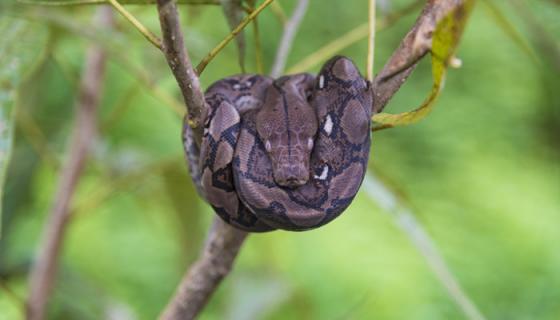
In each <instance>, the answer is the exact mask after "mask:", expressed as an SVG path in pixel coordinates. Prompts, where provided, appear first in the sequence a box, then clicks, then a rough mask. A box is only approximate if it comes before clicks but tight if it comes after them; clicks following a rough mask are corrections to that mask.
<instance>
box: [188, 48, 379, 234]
mask: <svg viewBox="0 0 560 320" xmlns="http://www.w3.org/2000/svg"><path fill="white" fill-rule="evenodd" d="M372 97H373V94H372V91H371V88H370V85H369V83H368V82H366V81H365V80H364V79H363V78H362V76H361V75H360V73H359V71H358V69H357V68H356V66H355V65H354V63H353V62H352V61H351V60H350V59H348V58H345V57H341V56H337V57H334V58H332V59H331V60H329V61H327V62H326V63H325V65H324V66H323V67H322V69H321V71H320V72H319V74H318V75H317V77H314V76H312V75H310V74H296V75H288V76H283V77H280V78H278V79H272V78H269V77H265V76H262V75H251V74H248V75H247V74H246V75H238V76H232V77H228V78H225V79H222V80H219V81H217V82H215V83H214V84H213V85H211V86H210V87H209V88H208V90H207V91H206V93H205V99H206V102H207V104H208V110H209V111H208V115H207V116H206V117H205V122H204V133H203V138H202V143H201V145H200V148H198V146H197V145H196V144H195V143H194V139H193V136H192V131H191V129H190V127H189V126H188V125H186V124H185V125H184V130H183V138H184V139H183V140H184V141H183V142H184V147H185V152H186V154H187V159H188V160H189V161H188V162H189V169H190V173H191V176H192V178H193V180H194V181H195V183H196V184H197V187H198V188H199V192H200V193H201V194H202V195H203V196H204V198H205V199H206V200H207V201H208V202H209V203H210V205H211V206H212V207H213V208H214V211H215V212H216V213H217V214H218V215H219V216H220V217H221V218H222V219H223V220H224V221H226V222H227V223H229V224H230V225H232V226H234V227H237V228H239V229H242V230H245V231H250V232H264V231H270V230H274V229H284V230H292V231H303V230H309V229H313V228H317V227H320V226H322V225H324V224H326V223H328V222H330V221H332V220H333V219H334V218H336V217H337V216H338V215H340V214H341V213H342V212H343V211H344V210H345V209H346V208H347V207H348V206H349V205H350V203H351V201H352V200H353V198H354V196H355V195H356V193H357V192H358V189H359V187H360V185H361V183H362V180H363V178H364V175H365V172H366V168H367V163H368V157H369V148H370V119H371V113H372V105H373V103H372V99H373V98H372Z"/></svg>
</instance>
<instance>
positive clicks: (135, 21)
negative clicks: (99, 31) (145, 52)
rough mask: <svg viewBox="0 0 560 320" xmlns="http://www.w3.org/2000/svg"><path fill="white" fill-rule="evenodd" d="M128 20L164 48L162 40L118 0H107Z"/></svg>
mask: <svg viewBox="0 0 560 320" xmlns="http://www.w3.org/2000/svg"><path fill="white" fill-rule="evenodd" d="M107 1H109V3H110V4H111V5H112V6H113V8H115V9H116V10H117V11H118V12H119V13H120V14H121V15H122V16H123V17H124V18H125V19H126V20H128V22H130V23H131V24H132V25H133V26H134V27H135V28H136V29H138V31H139V32H140V33H141V34H142V35H143V36H144V37H145V38H146V39H147V40H148V41H150V42H151V43H152V44H153V45H154V46H155V47H156V48H158V49H159V50H163V47H162V44H161V40H160V39H159V38H158V37H157V36H156V35H155V34H153V33H152V32H151V31H150V30H148V28H146V27H145V26H144V25H143V24H142V23H141V22H140V21H138V19H136V18H135V17H134V16H133V15H132V14H131V13H130V12H128V11H127V10H126V9H125V8H124V7H123V6H122V5H121V4H120V3H119V2H118V1H117V0H107Z"/></svg>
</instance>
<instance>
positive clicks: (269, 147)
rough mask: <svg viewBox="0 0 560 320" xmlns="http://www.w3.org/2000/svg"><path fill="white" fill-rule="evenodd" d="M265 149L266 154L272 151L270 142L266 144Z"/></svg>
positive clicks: (267, 141)
mask: <svg viewBox="0 0 560 320" xmlns="http://www.w3.org/2000/svg"><path fill="white" fill-rule="evenodd" d="M264 148H265V149H266V152H270V151H271V150H272V146H271V145H270V141H269V140H266V142H265V143H264Z"/></svg>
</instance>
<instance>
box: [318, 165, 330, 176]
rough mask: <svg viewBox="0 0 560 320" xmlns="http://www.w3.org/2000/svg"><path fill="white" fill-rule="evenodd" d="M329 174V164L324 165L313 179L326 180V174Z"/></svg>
mask: <svg viewBox="0 0 560 320" xmlns="http://www.w3.org/2000/svg"><path fill="white" fill-rule="evenodd" d="M328 175H329V166H327V165H325V166H324V167H323V171H322V172H321V175H320V176H318V175H315V179H319V180H326V179H327V176H328Z"/></svg>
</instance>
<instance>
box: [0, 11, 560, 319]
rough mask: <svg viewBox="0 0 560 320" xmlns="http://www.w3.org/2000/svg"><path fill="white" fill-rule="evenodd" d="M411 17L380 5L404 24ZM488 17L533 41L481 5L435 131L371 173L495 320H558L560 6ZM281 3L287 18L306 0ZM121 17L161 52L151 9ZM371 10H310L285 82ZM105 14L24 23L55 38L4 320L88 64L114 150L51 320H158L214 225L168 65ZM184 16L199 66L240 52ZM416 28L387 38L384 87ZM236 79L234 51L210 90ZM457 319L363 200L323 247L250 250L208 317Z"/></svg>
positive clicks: (88, 179) (318, 235)
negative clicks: (94, 47)
mask: <svg viewBox="0 0 560 320" xmlns="http://www.w3.org/2000/svg"><path fill="white" fill-rule="evenodd" d="M1 1H4V0H1ZM380 2H382V1H380ZM410 2H411V1H409V0H402V1H401V0H399V1H396V0H393V1H384V3H389V4H390V8H389V9H390V10H391V11H392V10H399V8H403V7H405V6H407V5H408V4H409V3H410ZM494 3H495V4H496V5H498V8H499V10H500V12H501V14H502V15H503V16H504V17H506V18H507V19H508V21H510V23H511V25H512V26H514V27H515V29H516V30H517V32H519V33H520V35H521V39H522V40H516V39H515V37H514V36H512V34H511V32H508V28H504V25H503V24H500V19H499V18H496V15H495V14H493V13H492V11H491V10H489V9H488V7H487V6H486V5H485V4H484V2H483V1H479V2H478V4H477V6H476V7H475V9H474V12H473V14H472V16H471V19H470V21H469V23H468V25H467V29H466V32H465V35H464V37H463V41H462V43H461V46H460V48H459V51H458V57H459V58H460V59H461V60H462V62H463V64H462V67H461V68H460V69H453V70H450V72H449V74H448V78H447V81H446V87H445V89H444V91H443V94H442V96H441V98H440V100H439V101H438V103H437V105H436V108H435V110H434V112H432V113H431V114H430V115H429V116H428V117H427V118H426V119H425V120H423V121H422V122H420V123H418V124H415V125H412V126H409V127H404V128H395V129H391V130H385V131H380V132H376V133H375V134H374V136H373V146H372V157H371V161H370V163H371V168H372V170H373V168H375V170H376V172H378V173H379V174H380V175H382V176H384V177H386V178H387V179H388V180H390V181H392V184H393V185H394V186H395V187H396V188H397V189H398V190H399V191H400V192H401V193H402V194H403V196H404V197H405V198H406V199H408V204H409V206H411V207H412V208H413V212H414V215H415V216H416V218H417V219H418V221H419V222H420V223H421V224H422V225H423V227H424V228H425V229H426V231H427V232H428V234H429V235H430V236H431V237H432V239H433V241H434V242H435V243H436V244H437V246H438V248H439V250H440V252H441V253H442V255H443V257H444V258H445V259H446V261H447V263H448V265H449V267H450V268H451V270H452V271H453V273H454V275H455V276H456V278H457V280H458V281H459V283H460V284H461V285H462V287H463V289H464V291H465V292H466V294H467V295H468V296H469V297H470V298H471V300H472V301H473V302H474V303H475V304H476V305H477V306H478V308H479V309H480V311H481V312H482V313H483V314H484V315H485V316H486V317H487V318H488V319H559V317H560V250H559V249H558V244H559V243H560V102H559V101H560V98H559V95H560V91H559V89H560V55H559V52H560V49H559V48H560V5H559V4H558V2H555V1H545V0H535V1H521V3H525V4H526V5H527V6H526V8H525V10H518V9H516V7H515V6H510V5H508V2H506V1H503V2H502V1H495V2H494ZM280 4H281V5H282V6H283V7H284V8H285V9H286V12H288V13H289V12H290V10H291V9H292V8H293V6H294V4H295V1H293V0H281V1H280ZM127 8H128V9H129V10H130V11H131V12H132V13H133V14H135V15H136V16H137V17H138V18H139V19H140V20H141V21H142V22H143V23H145V24H146V26H148V28H149V29H151V30H153V31H157V32H158V33H159V23H158V21H157V12H156V9H155V7H154V6H127ZM366 8H367V2H366V1H334V0H331V1H324V0H311V3H310V7H309V10H308V12H307V14H306V17H305V19H304V22H303V24H302V26H301V28H300V31H299V32H298V34H297V37H296V40H295V43H294V46H293V51H292V53H291V55H290V57H289V60H288V68H289V66H290V65H294V64H295V63H297V62H299V61H301V60H302V59H303V58H304V57H306V56H307V55H309V54H311V53H313V52H314V51H316V50H317V49H318V48H320V47H321V46H323V45H325V44H327V43H328V42H330V41H332V40H334V39H335V38H337V37H339V36H341V35H342V34H344V33H345V32H346V31H349V30H351V29H352V28H354V27H356V26H358V25H359V24H361V23H363V22H366V20H367V16H366V11H367V10H366ZM94 10H95V6H84V7H56V8H45V7H42V8H38V7H29V6H28V7H23V8H18V9H17V10H14V11H13V12H11V14H12V15H16V16H18V17H24V18H26V19H29V20H31V21H34V22H36V23H38V24H41V25H42V26H43V28H48V30H49V38H48V39H49V40H48V44H47V48H46V53H45V55H44V60H43V61H42V62H41V64H40V66H39V67H38V69H37V70H35V72H34V73H33V74H32V76H31V77H30V78H29V79H28V81H27V82H26V83H25V85H24V87H23V88H22V90H21V92H22V93H23V94H21V96H20V99H19V105H18V111H17V128H16V134H15V146H14V152H13V155H12V160H11V164H10V166H9V168H8V178H7V182H6V186H5V190H4V195H3V208H2V209H3V216H2V220H3V221H2V238H1V239H0V281H1V286H0V319H2V320H4V319H10V320H11V319H19V318H21V317H22V313H21V308H22V306H21V302H22V299H23V298H25V296H26V292H27V286H26V283H27V278H26V276H27V273H28V271H29V267H30V265H31V264H32V263H33V260H34V254H35V250H36V248H37V244H38V240H39V237H40V234H41V230H42V226H43V223H44V221H45V219H46V215H47V214H48V212H49V210H50V207H51V205H52V198H53V193H54V191H55V189H56V183H57V174H58V172H59V171H58V170H59V168H60V163H61V162H62V161H64V159H65V148H66V146H67V139H68V136H69V134H70V129H71V126H72V120H73V114H74V105H75V99H76V95H75V93H76V91H77V87H78V79H79V76H80V72H81V70H82V67H83V66H82V62H83V60H84V52H85V49H86V48H87V47H88V45H90V44H91V43H92V42H95V43H101V44H103V45H104V46H105V47H107V49H108V50H110V61H109V64H108V72H107V76H106V79H105V81H104V93H103V98H102V105H101V109H100V114H99V119H100V124H101V133H100V135H99V137H98V139H97V140H96V143H95V147H94V152H93V155H92V158H91V161H90V162H89V163H88V165H87V168H86V170H85V174H84V176H83V177H82V179H81V181H80V184H79V187H78V190H77V193H76V195H75V198H74V201H73V204H72V208H73V218H72V221H71V224H70V226H69V229H68V233H67V238H66V241H65V243H64V251H63V254H62V256H61V260H60V270H59V275H58V281H57V283H56V287H55V293H54V295H53V296H52V298H51V301H50V305H49V308H50V309H49V315H50V318H52V319H105V318H106V319H154V318H155V317H156V316H157V315H158V313H159V312H160V311H161V310H162V308H163V307H164V306H165V304H166V303H167V301H168V300H169V298H170V297H171V295H172V294H173V292H174V290H175V287H176V285H177V284H178V282H179V280H180V278H181V276H182V275H183V273H184V272H185V270H186V268H187V266H188V265H189V264H190V263H192V261H194V259H195V258H196V256H197V254H198V251H199V249H200V247H201V244H202V243H203V241H204V238H205V234H206V231H207V230H208V228H209V225H210V223H211V221H212V218H213V217H214V215H213V213H212V210H211V209H210V208H209V206H207V205H206V204H205V203H203V202H202V201H201V200H199V199H198V198H197V197H196V195H195V191H194V187H193V184H192V183H191V181H190V178H189V177H188V173H187V169H186V166H185V161H184V159H183V151H182V145H181V138H180V136H181V134H180V130H181V115H180V114H179V113H178V112H176V111H174V110H173V108H172V107H171V106H170V104H169V103H168V102H167V100H166V96H167V95H169V96H172V97H174V98H175V99H176V100H177V101H181V100H180V99H181V97H180V94H179V91H178V89H177V87H176V84H175V82H174V79H173V78H172V76H171V73H170V71H169V68H168V66H167V64H166V62H165V60H164V59H163V56H162V55H161V53H160V52H158V51H157V50H156V49H155V48H154V47H152V46H151V45H150V44H149V43H148V42H147V41H145V39H144V38H143V37H142V36H141V35H140V34H139V33H138V32H137V31H136V30H134V29H132V27H131V26H130V25H129V24H128V23H127V22H126V21H124V20H123V19H122V18H121V17H120V16H118V17H116V19H117V27H116V29H115V30H114V31H112V32H104V33H101V32H96V30H97V28H98V27H97V26H94V25H92V24H91V22H90V21H91V19H90V18H91V16H92V13H93V12H94ZM180 10H181V14H182V18H183V25H184V32H185V34H186V43H187V46H188V48H189V51H190V54H191V57H192V59H193V61H199V60H200V59H201V58H202V57H204V55H205V54H206V53H207V52H208V51H209V50H210V49H211V48H212V47H213V46H214V45H215V44H217V43H218V42H219V41H220V40H221V39H222V38H223V37H224V36H225V35H226V34H227V33H228V26H227V23H226V22H225V20H224V18H223V15H222V12H221V9H220V8H219V7H217V6H196V7H189V6H182V7H181V8H180ZM419 11H420V9H418V10H416V11H415V12H413V13H412V14H410V15H407V16H405V17H403V18H402V19H400V20H399V21H398V22H397V23H396V24H395V25H393V26H391V27H390V28H388V29H386V30H383V31H382V32H380V33H378V34H377V46H376V49H377V52H376V70H379V69H380V68H381V66H382V64H383V63H384V62H385V61H386V59H387V58H388V56H389V55H390V53H391V52H392V51H393V50H394V49H395V48H396V47H397V46H398V44H399V41H400V40H401V39H402V37H403V36H404V35H405V34H406V32H407V31H408V29H409V28H410V26H411V25H412V24H413V22H414V20H415V17H416V16H417V14H418V13H419ZM383 14H384V11H383V10H380V11H379V12H378V15H379V16H382V15H383ZM531 17H538V19H536V20H532V19H531ZM259 24H260V27H261V33H262V34H261V41H262V46H263V55H264V58H265V66H266V67H267V70H268V68H269V67H270V64H271V63H272V60H273V58H274V54H275V50H276V47H277V43H278V40H279V38H280V35H281V25H280V23H279V22H278V20H277V19H276V17H275V16H274V15H273V14H272V13H271V12H270V10H266V11H265V12H263V13H262V15H261V16H260V18H259ZM539 28H541V29H539ZM248 30H251V29H248ZM543 30H544V31H543ZM247 37H248V57H247V64H248V70H249V71H250V72H255V67H254V50H253V47H252V44H253V36H252V32H247ZM21 41H23V42H25V41H26V39H21ZM524 42H526V45H527V46H528V47H524V46H523V45H522V43H524ZM528 48H529V49H528ZM366 51H367V48H366V41H365V39H364V40H363V41H361V42H359V43H357V44H355V45H352V46H351V47H349V48H346V49H344V50H343V51H342V52H340V54H344V55H347V56H349V57H351V58H352V59H353V60H354V61H356V63H357V64H358V65H359V66H365V59H366ZM528 51H530V52H533V56H531V54H529V53H528ZM424 60H426V61H424V62H422V63H421V65H420V66H419V68H418V69H417V70H416V71H415V73H414V74H413V75H412V77H411V78H410V80H409V81H408V82H407V83H406V84H405V85H404V87H403V88H402V90H401V91H400V92H399V93H398V94H397V95H396V96H395V98H394V99H393V100H392V101H391V103H390V104H389V106H388V107H387V109H386V111H387V112H398V111H403V110H409V109H411V108H413V107H416V106H417V105H419V104H420V103H421V101H422V100H423V99H424V97H425V96H426V95H427V94H428V92H429V90H430V87H431V74H430V66H429V61H427V60H429V59H424ZM318 67H319V66H317V67H315V69H313V70H309V71H311V72H316V71H317V69H318ZM238 72H239V67H238V66H237V52H236V48H235V45H233V44H231V45H229V46H228V47H227V48H226V49H225V50H224V51H223V52H222V53H221V54H220V55H219V56H218V57H217V58H216V59H215V60H214V61H213V62H212V63H211V64H210V65H209V66H208V68H207V69H206V71H205V73H204V74H203V76H202V78H201V80H202V82H203V86H204V87H207V86H208V85H209V84H211V83H212V82H213V81H216V80H218V79H220V78H222V77H224V76H227V75H231V74H234V73H238ZM111 317H113V318H111ZM461 318H464V315H463V314H462V312H461V310H460V309H459V308H458V307H457V306H456V305H455V304H454V302H453V300H452V299H451V297H450V296H449V295H448V294H447V291H446V290H445V289H444V287H443V286H442V284H441V283H440V282H438V280H437V279H436V277H435V276H434V273H433V272H432V271H431V269H430V268H429V267H428V265H427V263H426V261H425V259H424V257H423V256H422V254H421V253H420V252H419V251H418V250H417V249H416V248H415V246H414V245H413V244H412V243H411V241H410V240H409V238H408V236H407V234H406V233H404V232H403V231H402V229H401V228H399V227H398V226H397V225H396V223H395V219H394V217H393V216H391V215H390V214H387V213H386V212H384V211H383V210H382V209H380V207H379V206H378V205H377V203H376V202H375V200H374V199H371V198H369V197H368V195H367V194H366V193H365V192H364V191H361V192H360V193H359V194H358V196H357V198H356V200H355V201H354V202H353V204H352V205H351V207H350V208H349V209H348V210H347V212H346V213H344V214H343V215H342V216H341V217H340V218H338V219H337V220H335V221H334V222H332V223H331V224H329V225H327V226H325V227H322V228H320V229H318V230H313V231H309V232H303V233H292V232H284V231H276V232H272V233H267V234H257V235H252V236H250V237H249V238H248V240H247V242H246V244H245V246H244V248H243V249H242V251H241V254H240V255H239V257H238V260H237V262H236V265H235V269H234V271H233V272H232V274H231V275H230V276H229V277H228V278H227V279H226V280H225V281H224V282H223V284H222V285H221V287H220V288H219V290H218V291H217V293H216V294H215V296H214V297H213V298H212V300H211V302H210V304H209V305H208V306H207V308H206V309H205V310H204V312H203V313H202V315H201V316H200V319H204V320H209V319H232V320H233V319H332V320H335V319H461Z"/></svg>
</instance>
